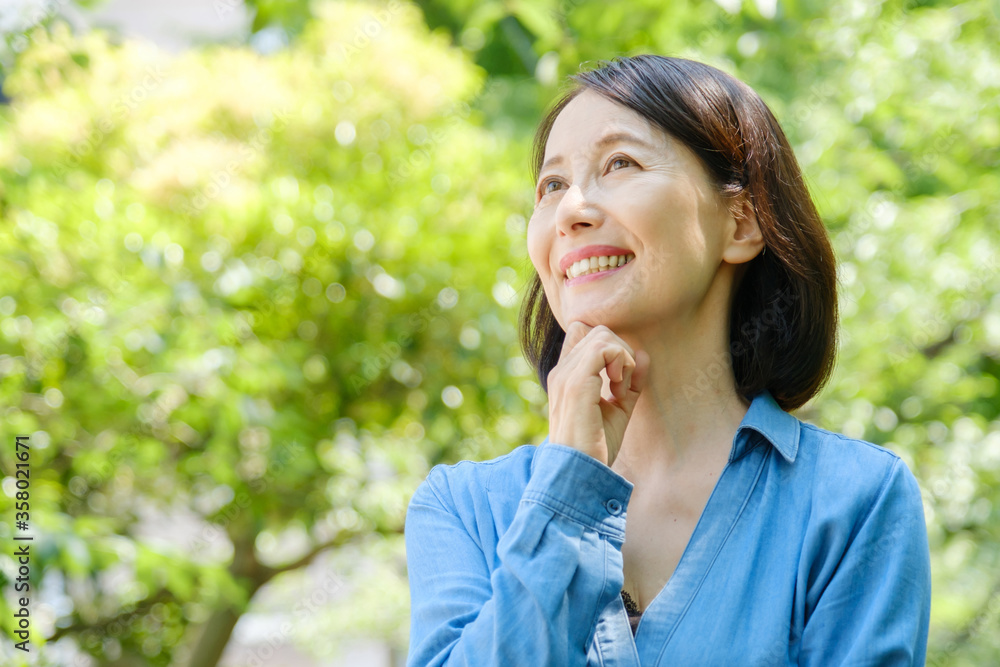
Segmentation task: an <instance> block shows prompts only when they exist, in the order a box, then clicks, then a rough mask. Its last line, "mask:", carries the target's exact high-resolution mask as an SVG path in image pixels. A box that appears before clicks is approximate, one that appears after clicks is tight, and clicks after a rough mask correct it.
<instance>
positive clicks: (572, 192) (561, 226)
mask: <svg viewBox="0 0 1000 667" xmlns="http://www.w3.org/2000/svg"><path fill="white" fill-rule="evenodd" d="M603 220H604V215H603V214H602V213H601V210H600V209H599V207H598V206H597V205H596V203H595V202H594V201H592V200H591V198H590V197H589V196H588V193H587V192H585V191H584V189H583V188H581V187H580V185H579V184H578V183H574V184H573V185H571V186H570V187H569V188H567V190H566V193H565V194H564V195H563V196H562V199H561V200H560V201H559V206H558V207H556V229H557V230H558V232H559V235H560V236H568V235H572V234H578V233H579V232H580V231H582V230H583V229H586V228H588V227H600V226H601V224H602V222H603Z"/></svg>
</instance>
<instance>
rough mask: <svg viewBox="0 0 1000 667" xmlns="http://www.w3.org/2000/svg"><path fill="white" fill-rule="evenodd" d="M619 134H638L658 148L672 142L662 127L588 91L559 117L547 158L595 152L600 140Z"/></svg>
mask: <svg viewBox="0 0 1000 667" xmlns="http://www.w3.org/2000/svg"><path fill="white" fill-rule="evenodd" d="M617 132H621V133H625V134H631V135H635V136H636V137H637V138H639V139H643V140H645V141H647V142H649V143H652V144H654V145H663V144H665V143H666V142H667V140H668V138H667V136H666V133H665V132H663V131H662V130H661V128H659V127H657V126H655V125H653V124H652V123H650V122H649V121H647V120H646V119H645V118H643V117H642V116H640V115H639V114H638V113H636V112H635V111H633V110H632V109H629V108H628V107H625V106H622V105H621V104H618V103H617V102H612V101H611V100H609V99H608V98H606V97H604V96H603V95H601V94H600V93H596V92H594V91H592V90H584V91H583V92H581V93H580V94H578V95H577V96H576V97H574V98H573V99H572V100H570V102H569V103H568V104H567V105H566V106H565V107H564V108H563V110H562V111H560V112H559V115H558V116H557V117H556V119H555V122H554V123H553V124H552V129H551V131H550V132H549V136H548V140H547V141H546V144H545V156H546V157H549V156H556V155H562V154H564V153H566V152H568V151H572V150H574V149H576V150H581V149H583V150H587V149H593V148H595V143H596V141H597V140H598V139H600V138H601V137H603V136H605V135H607V134H611V133H617Z"/></svg>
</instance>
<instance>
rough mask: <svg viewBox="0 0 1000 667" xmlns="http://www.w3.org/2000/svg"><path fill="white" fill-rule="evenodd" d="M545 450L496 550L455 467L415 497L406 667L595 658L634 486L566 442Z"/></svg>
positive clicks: (410, 521) (564, 666)
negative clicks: (454, 481) (464, 497)
mask: <svg viewBox="0 0 1000 667" xmlns="http://www.w3.org/2000/svg"><path fill="white" fill-rule="evenodd" d="M534 456H535V461H534V467H533V472H532V474H531V477H530V478H529V480H528V483H527V485H526V487H525V488H524V491H523V494H522V495H521V497H520V500H519V503H518V506H517V510H516V512H515V514H514V518H513V520H512V521H511V524H510V526H509V528H508V529H507V531H506V532H505V533H504V534H503V535H502V536H501V537H500V539H499V541H498V542H497V547H496V554H495V555H494V554H493V553H492V552H491V553H484V550H483V547H482V545H481V541H480V539H479V536H478V534H477V531H476V526H474V525H473V526H470V525H469V516H468V515H470V514H471V513H472V510H471V509H463V507H464V505H465V504H469V501H465V502H464V503H463V504H462V505H463V507H456V499H455V498H454V496H453V495H452V493H451V490H450V487H449V486H448V480H447V479H446V474H447V473H446V471H445V470H442V469H441V467H438V466H436V467H435V468H436V469H433V470H431V473H430V474H428V476H427V479H426V480H425V481H424V482H423V483H422V484H421V485H420V487H419V488H418V489H417V491H416V492H415V493H414V495H413V498H412V499H411V500H410V503H409V506H408V509H407V514H406V525H405V541H406V559H407V569H408V576H409V582H410V604H411V609H410V613H411V618H410V648H409V655H408V658H407V663H406V664H407V667H427V666H434V667H437V666H440V665H455V666H457V665H476V666H477V667H486V666H496V667H518V666H520V665H523V666H525V667H529V666H530V667H538V666H539V665H559V666H560V667H574V666H577V665H579V666H583V665H586V662H587V647H588V644H589V643H590V640H591V638H592V636H593V631H594V625H595V622H596V619H597V615H598V613H599V612H600V610H601V609H603V608H604V607H605V606H606V605H607V604H608V603H610V602H611V601H612V600H613V599H614V597H615V596H617V595H619V593H620V591H621V587H622V583H623V581H624V575H623V573H622V558H621V546H622V543H623V541H624V539H625V509H626V506H627V502H628V499H629V497H630V495H631V492H632V484H631V482H629V481H628V480H626V479H625V478H624V477H622V476H620V475H618V474H617V473H615V472H614V471H613V470H611V468H609V467H607V466H606V465H604V464H602V463H600V462H599V461H597V460H596V459H594V458H592V457H590V456H588V455H587V454H584V453H583V452H580V451H578V450H576V449H573V448H571V447H567V446H565V445H557V444H552V443H547V444H544V443H543V445H541V446H539V448H538V450H537V451H536V452H535V455H534ZM473 491H474V492H476V491H477V490H473ZM478 492H479V493H481V494H482V495H483V498H484V499H485V494H486V492H485V490H478ZM490 529H492V527H490ZM491 563H493V564H494V565H495V567H494V568H491V567H490V564H491ZM491 570H492V572H491Z"/></svg>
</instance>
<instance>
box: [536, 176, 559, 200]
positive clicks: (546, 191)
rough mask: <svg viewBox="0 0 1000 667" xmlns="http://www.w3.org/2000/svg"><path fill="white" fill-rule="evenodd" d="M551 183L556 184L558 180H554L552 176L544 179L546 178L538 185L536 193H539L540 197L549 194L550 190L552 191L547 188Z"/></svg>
mask: <svg viewBox="0 0 1000 667" xmlns="http://www.w3.org/2000/svg"><path fill="white" fill-rule="evenodd" d="M553 183H555V184H556V185H558V184H559V181H558V180H556V179H554V178H549V179H546V180H544V181H542V183H541V185H539V186H538V194H539V195H541V196H542V197H544V196H545V195H547V194H549V193H550V192H553V190H549V189H548V188H549V186H550V185H552V184H553Z"/></svg>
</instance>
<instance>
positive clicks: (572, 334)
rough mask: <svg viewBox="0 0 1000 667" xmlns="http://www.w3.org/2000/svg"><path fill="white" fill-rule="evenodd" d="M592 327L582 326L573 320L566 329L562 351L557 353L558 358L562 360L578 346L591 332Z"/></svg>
mask: <svg viewBox="0 0 1000 667" xmlns="http://www.w3.org/2000/svg"><path fill="white" fill-rule="evenodd" d="M593 328H594V327H592V326H590V325H589V324H584V323H583V322H581V321H579V320H574V321H572V322H570V323H569V326H567V327H566V337H565V338H564V339H563V344H562V349H561V350H560V351H559V358H560V359H563V358H564V355H566V354H567V353H568V352H569V351H570V350H572V349H573V348H575V347H576V346H577V345H579V344H580V341H581V340H583V339H584V337H585V336H586V335H587V334H588V333H590V332H591V331H592V330H593Z"/></svg>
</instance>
